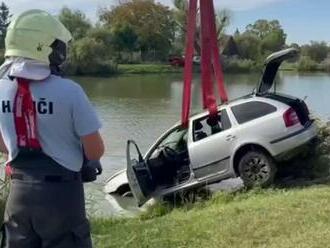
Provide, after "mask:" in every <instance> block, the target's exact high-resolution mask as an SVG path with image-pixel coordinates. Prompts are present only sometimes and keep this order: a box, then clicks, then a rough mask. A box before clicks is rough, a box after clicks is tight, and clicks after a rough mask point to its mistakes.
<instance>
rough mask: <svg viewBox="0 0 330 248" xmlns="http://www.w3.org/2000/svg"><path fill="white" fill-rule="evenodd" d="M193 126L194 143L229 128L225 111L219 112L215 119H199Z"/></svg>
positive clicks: (229, 124) (207, 117)
mask: <svg viewBox="0 0 330 248" xmlns="http://www.w3.org/2000/svg"><path fill="white" fill-rule="evenodd" d="M193 125H194V127H193V130H194V131H193V139H194V141H199V140H202V139H204V138H206V137H209V136H211V135H213V134H217V133H219V132H222V131H224V130H227V129H229V128H230V127H231V123H230V120H229V117H228V114H227V111H226V110H222V111H221V112H219V114H218V117H217V118H216V119H210V118H209V116H205V117H203V118H201V119H198V120H195V121H194V122H193Z"/></svg>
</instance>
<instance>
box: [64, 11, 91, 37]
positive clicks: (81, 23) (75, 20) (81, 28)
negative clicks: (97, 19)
mask: <svg viewBox="0 0 330 248" xmlns="http://www.w3.org/2000/svg"><path fill="white" fill-rule="evenodd" d="M59 19H60V21H61V22H62V23H63V24H64V25H65V26H66V27H67V29H68V30H70V32H71V33H72V36H73V38H74V39H75V40H78V39H81V38H83V37H85V36H86V34H87V32H88V31H89V30H90V29H91V27H92V25H91V23H90V22H89V20H88V19H87V18H86V15H85V14H84V13H82V12H81V11H80V10H71V9H69V8H67V7H64V8H63V9H62V10H61V12H60V15H59Z"/></svg>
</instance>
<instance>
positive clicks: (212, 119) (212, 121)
mask: <svg viewBox="0 0 330 248" xmlns="http://www.w3.org/2000/svg"><path fill="white" fill-rule="evenodd" d="M220 119H221V117H220V115H218V116H217V117H210V118H208V119H207V120H206V123H207V125H209V126H211V127H212V126H215V125H218V124H219V121H220Z"/></svg>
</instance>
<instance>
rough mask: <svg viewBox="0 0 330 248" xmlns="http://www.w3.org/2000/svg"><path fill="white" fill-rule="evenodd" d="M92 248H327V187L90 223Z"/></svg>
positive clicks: (223, 198) (224, 197)
mask: <svg viewBox="0 0 330 248" xmlns="http://www.w3.org/2000/svg"><path fill="white" fill-rule="evenodd" d="M92 229H93V238H94V242H95V247H97V248H102V247H104V248H108V247H109V248H110V247H122V248H124V247H132V248H140V247H141V248H142V247H155V248H172V247H173V248H174V247H175V248H179V247H189V248H200V247H207V248H208V247H209V248H213V247H214V248H216V247H240V248H241V247H244V248H245V247H267V248H272V247H274V248H279V247H301V248H303V247H306V248H307V247H308V248H310V247H320V248H321V247H322V248H323V247H330V187H328V186H327V185H323V186H313V187H309V188H301V189H287V190H281V189H277V190H258V191H251V192H241V193H219V194H217V195H216V196H214V197H212V198H211V199H210V200H208V201H204V202H200V203H196V204H194V206H193V207H192V208H191V207H181V208H176V209H173V210H170V209H168V208H167V207H164V206H163V207H159V206H158V207H155V208H153V209H152V210H150V212H149V213H147V214H144V215H142V216H140V217H136V218H131V219H129V218H128V219H125V218H124V219H116V220H102V219H97V220H93V221H92Z"/></svg>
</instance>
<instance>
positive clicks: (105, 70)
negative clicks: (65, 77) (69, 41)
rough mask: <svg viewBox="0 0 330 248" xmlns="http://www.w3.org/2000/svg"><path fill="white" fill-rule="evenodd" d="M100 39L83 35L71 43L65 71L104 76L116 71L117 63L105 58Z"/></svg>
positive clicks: (105, 53)
mask: <svg viewBox="0 0 330 248" xmlns="http://www.w3.org/2000/svg"><path fill="white" fill-rule="evenodd" d="M106 55H107V47H106V46H105V44H104V43H103V42H102V41H98V40H96V39H94V38H91V37H85V38H83V39H80V40H78V41H76V42H75V43H73V45H72V49H71V51H70V54H69V59H68V63H67V64H66V65H65V71H66V73H67V74H71V75H94V76H105V75H111V74H115V73H117V65H116V64H115V63H114V62H112V61H111V60H110V61H109V60H107V57H106Z"/></svg>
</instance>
